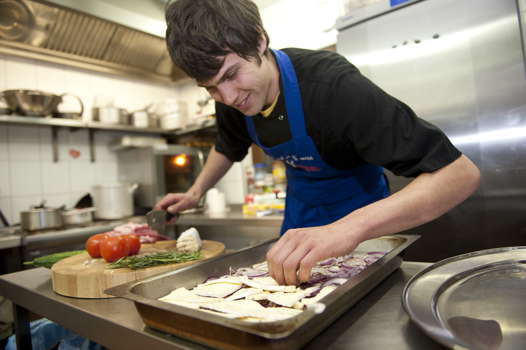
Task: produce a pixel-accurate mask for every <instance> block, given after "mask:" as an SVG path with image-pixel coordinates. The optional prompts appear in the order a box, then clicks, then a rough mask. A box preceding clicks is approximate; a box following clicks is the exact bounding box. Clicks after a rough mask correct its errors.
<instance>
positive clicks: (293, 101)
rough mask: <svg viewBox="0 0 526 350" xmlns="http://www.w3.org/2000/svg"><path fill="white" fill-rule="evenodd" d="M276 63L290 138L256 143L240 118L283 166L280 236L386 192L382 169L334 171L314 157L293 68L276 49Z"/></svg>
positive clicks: (319, 222) (333, 217)
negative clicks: (276, 142)
mask: <svg viewBox="0 0 526 350" xmlns="http://www.w3.org/2000/svg"><path fill="white" fill-rule="evenodd" d="M273 52H274V54H275V57H276V61H277V63H278V66H279V70H280V74H281V80H282V83H283V94H284V96H285V107H286V111H287V118H288V122H289V126H290V130H291V134H292V138H291V139H290V140H289V141H287V142H285V143H282V144H279V145H276V146H274V147H265V146H263V145H262V144H261V142H260V141H259V139H258V137H257V134H256V129H255V127H254V121H253V120H252V117H250V116H245V120H246V124H247V128H248V132H249V134H250V137H251V138H252V141H253V142H254V143H255V144H257V145H258V146H259V147H261V149H262V150H263V151H264V152H265V153H266V154H268V155H269V156H270V157H272V158H274V159H278V160H281V161H283V162H284V163H285V164H286V173H287V198H286V202H285V218H284V220H283V224H282V226H281V234H284V233H285V232H286V231H287V230H288V229H290V228H298V227H312V226H321V225H327V224H330V223H332V222H334V221H336V220H338V219H340V218H342V217H344V216H346V215H347V214H349V213H350V212H352V211H353V210H355V209H358V208H361V207H363V206H366V205H367V204H370V203H373V202H375V201H377V200H379V199H382V198H385V197H387V196H388V195H389V190H388V188H387V184H386V181H385V178H384V174H383V168H382V167H379V166H376V165H371V164H365V165H361V166H358V167H355V168H353V169H351V170H338V169H335V168H333V167H331V166H330V165H328V164H326V163H325V162H324V161H323V160H322V159H321V157H320V155H319V153H318V150H317V149H316V146H315V144H314V142H313V141H312V139H311V138H310V137H309V136H308V135H307V129H306V127H305V119H304V116H303V107H302V101H301V95H300V89H299V85H298V81H297V78H296V73H295V71H294V67H293V65H292V63H291V61H290V59H289V57H288V56H287V54H285V53H284V52H282V51H279V50H273Z"/></svg>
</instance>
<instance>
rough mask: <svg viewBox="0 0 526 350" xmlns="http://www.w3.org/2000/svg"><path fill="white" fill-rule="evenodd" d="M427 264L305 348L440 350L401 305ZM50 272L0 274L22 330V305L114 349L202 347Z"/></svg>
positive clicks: (394, 280) (395, 279)
mask: <svg viewBox="0 0 526 350" xmlns="http://www.w3.org/2000/svg"><path fill="white" fill-rule="evenodd" d="M427 265H428V264H425V263H415V262H404V263H403V264H402V268H401V269H399V270H397V271H395V272H394V273H393V274H392V275H391V276H389V277H388V278H387V279H386V280H384V281H383V282H382V283H381V284H380V285H378V287H376V288H375V289H374V290H373V291H372V292H371V293H369V294H368V295H367V296H365V297H364V298H363V299H362V300H361V301H360V302H359V303H357V304H356V305H355V306H354V307H352V308H351V309H349V311H347V312H346V313H344V314H343V316H342V317H340V318H339V319H338V320H337V321H336V322H334V323H333V324H331V325H330V326H329V327H328V328H327V329H326V330H325V331H324V332H322V333H320V335H319V336H317V337H316V338H315V339H314V340H313V341H311V342H310V343H309V344H307V346H306V347H305V349H312V350H314V349H351V348H352V349H355V350H359V349H364V350H372V349H393V350H402V349H428V350H434V349H445V348H444V347H443V346H441V345H440V344H438V343H435V342H434V341H433V340H431V339H430V338H429V337H427V336H426V335H425V334H424V333H423V332H421V331H420V330H419V329H418V328H417V327H416V326H415V325H414V324H413V323H411V321H410V320H409V317H408V316H407V314H406V313H405V311H404V310H403V309H402V305H401V299H400V298H401V293H402V288H403V286H404V285H405V283H406V282H407V281H408V280H409V278H410V277H411V276H413V275H414V274H415V273H417V272H418V271H420V270H421V269H423V268H424V267H426V266H427ZM50 276H51V273H50V271H49V270H47V269H44V268H37V269H32V270H26V271H21V272H16V273H12V274H7V275H3V276H0V289H1V290H2V294H3V295H4V296H6V297H7V298H9V299H11V300H12V301H13V302H14V303H15V304H17V305H18V306H17V308H16V309H17V319H18V320H19V321H20V322H19V327H20V328H19V329H21V330H22V331H23V330H26V331H27V323H26V321H27V310H31V311H33V312H35V313H37V314H39V315H42V316H45V317H47V318H49V319H51V320H53V321H55V322H57V323H59V324H61V325H63V326H65V327H67V328H68V329H71V330H72V331H74V332H77V333H78V334H80V335H82V336H85V337H88V338H90V339H92V340H94V341H96V342H98V343H100V344H102V345H104V346H106V347H108V348H111V349H113V350H115V349H126V350H134V349H137V350H139V349H140V350H143V349H145V348H146V349H167V350H169V349H204V347H203V346H200V345H197V344H194V343H190V342H188V341H185V340H182V339H179V338H176V337H173V336H168V335H164V334H161V333H159V332H156V331H153V330H150V329H146V328H145V325H144V323H143V322H142V320H141V318H140V317H139V314H138V313H137V311H136V309H135V307H134V305H133V303H132V302H131V301H128V300H124V299H120V298H116V299H76V298H69V297H63V296H60V295H57V294H55V293H54V292H53V290H52V286H51V277H50ZM18 335H19V336H20V338H19V339H20V342H21V344H24V340H25V341H27V334H26V337H24V336H23V335H24V332H20V333H18ZM26 344H27V343H26ZM29 346H30V345H29ZM19 349H24V347H22V346H20V347H19Z"/></svg>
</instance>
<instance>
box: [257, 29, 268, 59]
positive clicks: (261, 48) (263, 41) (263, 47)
mask: <svg viewBox="0 0 526 350" xmlns="http://www.w3.org/2000/svg"><path fill="white" fill-rule="evenodd" d="M267 46H268V42H267V38H266V37H265V35H263V34H261V36H260V37H259V42H258V52H259V54H260V55H262V56H263V55H264V54H265V51H267V48H268V47H267Z"/></svg>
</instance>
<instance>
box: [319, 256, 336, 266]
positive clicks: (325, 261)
mask: <svg viewBox="0 0 526 350" xmlns="http://www.w3.org/2000/svg"><path fill="white" fill-rule="evenodd" d="M335 262H336V258H329V259H325V260H323V261H320V262H319V263H318V265H319V266H327V265H332V264H334V263H335Z"/></svg>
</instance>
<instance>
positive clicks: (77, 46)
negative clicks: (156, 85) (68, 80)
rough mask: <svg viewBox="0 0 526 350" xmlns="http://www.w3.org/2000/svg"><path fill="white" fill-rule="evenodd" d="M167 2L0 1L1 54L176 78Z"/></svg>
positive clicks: (179, 71) (106, 70)
mask: <svg viewBox="0 0 526 350" xmlns="http://www.w3.org/2000/svg"><path fill="white" fill-rule="evenodd" d="M166 2H167V1H164V0H143V1H135V2H134V1H129V0H128V1H124V0H111V1H108V0H106V1H102V0H90V1H79V0H76V1H75V0H51V1H49V0H46V1H44V0H38V1H36V0H35V1H33V0H0V53H6V54H12V55H17V56H23V57H30V58H35V59H40V60H45V61H50V62H55V63H60V64H65V65H69V66H76V67H82V68H85V69H91V70H95V71H99V72H107V73H113V74H119V75H133V76H140V77H142V78H145V79H154V80H162V81H170V80H172V81H173V80H177V79H179V78H182V77H184V73H182V71H181V70H180V69H178V68H177V67H176V66H174V65H173V63H172V62H171V59H170V56H169V54H168V51H167V49H166V44H165V41H164V38H163V33H164V30H165V24H164V18H163V16H164V7H165V3H166ZM133 4H135V7H134V5H133Z"/></svg>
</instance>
